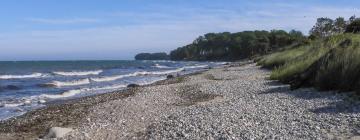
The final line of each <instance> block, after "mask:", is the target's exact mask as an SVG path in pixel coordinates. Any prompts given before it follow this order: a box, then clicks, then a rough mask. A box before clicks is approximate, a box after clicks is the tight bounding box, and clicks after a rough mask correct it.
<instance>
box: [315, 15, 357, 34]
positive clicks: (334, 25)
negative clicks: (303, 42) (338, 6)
mask: <svg viewBox="0 0 360 140" xmlns="http://www.w3.org/2000/svg"><path fill="white" fill-rule="evenodd" d="M359 32H360V18H356V16H355V15H354V16H351V17H350V18H349V20H345V18H343V17H338V18H336V19H331V18H327V17H322V18H318V19H317V22H316V24H315V25H314V26H313V28H312V29H311V30H310V36H309V38H310V39H316V38H326V37H329V36H332V35H335V34H342V33H359Z"/></svg>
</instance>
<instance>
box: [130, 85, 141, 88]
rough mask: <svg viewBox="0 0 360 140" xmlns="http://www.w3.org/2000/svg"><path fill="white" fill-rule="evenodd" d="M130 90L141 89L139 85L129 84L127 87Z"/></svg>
mask: <svg viewBox="0 0 360 140" xmlns="http://www.w3.org/2000/svg"><path fill="white" fill-rule="evenodd" d="M127 87H128V88H136V87H140V85H138V84H129V85H127Z"/></svg>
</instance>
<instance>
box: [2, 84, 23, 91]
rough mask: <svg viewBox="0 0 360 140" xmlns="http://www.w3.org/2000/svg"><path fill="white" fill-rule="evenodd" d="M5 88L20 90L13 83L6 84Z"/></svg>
mask: <svg viewBox="0 0 360 140" xmlns="http://www.w3.org/2000/svg"><path fill="white" fill-rule="evenodd" d="M6 89H8V90H20V89H21V88H20V87H18V86H14V85H8V86H6Z"/></svg>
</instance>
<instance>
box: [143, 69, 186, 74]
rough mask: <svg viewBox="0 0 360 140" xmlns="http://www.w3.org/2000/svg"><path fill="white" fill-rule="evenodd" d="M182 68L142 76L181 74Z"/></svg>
mask: <svg viewBox="0 0 360 140" xmlns="http://www.w3.org/2000/svg"><path fill="white" fill-rule="evenodd" d="M184 70H185V69H184V68H178V69H175V70H167V71H154V72H145V73H144V75H165V74H170V73H177V72H181V71H184Z"/></svg>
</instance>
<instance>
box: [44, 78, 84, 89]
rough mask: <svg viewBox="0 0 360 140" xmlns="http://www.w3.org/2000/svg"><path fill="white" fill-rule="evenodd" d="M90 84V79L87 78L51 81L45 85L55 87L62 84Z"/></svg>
mask: <svg viewBox="0 0 360 140" xmlns="http://www.w3.org/2000/svg"><path fill="white" fill-rule="evenodd" d="M86 84H90V80H89V79H88V78H86V79H82V80H75V81H65V82H62V81H53V82H51V83H47V84H45V85H53V86H56V87H63V86H78V85H86Z"/></svg>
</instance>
